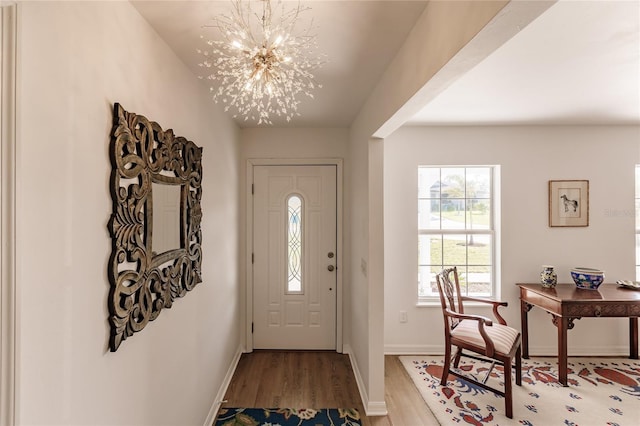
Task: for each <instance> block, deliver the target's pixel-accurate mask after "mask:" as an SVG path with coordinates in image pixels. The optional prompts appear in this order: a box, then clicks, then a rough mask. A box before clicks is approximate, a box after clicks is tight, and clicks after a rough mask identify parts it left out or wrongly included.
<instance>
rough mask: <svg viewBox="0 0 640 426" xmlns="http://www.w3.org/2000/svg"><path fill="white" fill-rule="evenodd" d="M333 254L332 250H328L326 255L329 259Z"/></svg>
mask: <svg viewBox="0 0 640 426" xmlns="http://www.w3.org/2000/svg"><path fill="white" fill-rule="evenodd" d="M333 256H335V255H334V254H333V252H332V251H330V252H329V253H328V254H327V257H328V258H329V259H333Z"/></svg>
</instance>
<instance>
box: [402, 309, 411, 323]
mask: <svg viewBox="0 0 640 426" xmlns="http://www.w3.org/2000/svg"><path fill="white" fill-rule="evenodd" d="M400 322H409V316H408V315H407V311H400Z"/></svg>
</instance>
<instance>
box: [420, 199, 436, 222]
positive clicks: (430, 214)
mask: <svg viewBox="0 0 640 426" xmlns="http://www.w3.org/2000/svg"><path fill="white" fill-rule="evenodd" d="M418 229H440V201H439V200H433V199H426V200H418Z"/></svg>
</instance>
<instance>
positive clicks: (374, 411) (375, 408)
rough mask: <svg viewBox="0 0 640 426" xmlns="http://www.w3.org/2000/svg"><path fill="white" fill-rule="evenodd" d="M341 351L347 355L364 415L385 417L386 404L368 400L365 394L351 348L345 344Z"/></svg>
mask: <svg viewBox="0 0 640 426" xmlns="http://www.w3.org/2000/svg"><path fill="white" fill-rule="evenodd" d="M342 350H343V353H346V354H348V355H349V360H350V361H351V368H352V370H353V375H354V376H355V378H356V384H357V386H358V392H360V399H361V400H362V406H363V407H364V411H365V414H366V415H367V416H386V415H387V414H388V413H389V412H388V411H387V403H386V402H385V401H370V400H369V394H368V393H367V389H366V387H365V386H364V381H363V380H362V375H361V374H360V369H359V368H358V362H357V361H356V358H355V356H353V351H352V350H351V346H349V345H347V344H345V345H344V346H343V347H342Z"/></svg>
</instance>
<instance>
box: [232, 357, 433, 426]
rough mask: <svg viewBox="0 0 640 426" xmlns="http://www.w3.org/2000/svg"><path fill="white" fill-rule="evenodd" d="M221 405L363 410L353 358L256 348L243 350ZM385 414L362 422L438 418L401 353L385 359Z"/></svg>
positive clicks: (380, 424) (417, 423) (421, 422)
mask: <svg viewBox="0 0 640 426" xmlns="http://www.w3.org/2000/svg"><path fill="white" fill-rule="evenodd" d="M225 400H226V402H225V403H224V404H223V407H245V408H253V407H263V408H275V407H280V408H285V407H287V408H357V409H358V411H359V412H360V413H361V415H363V416H364V408H363V406H362V401H361V399H360V394H359V392H358V387H357V384H356V381H355V377H354V375H353V370H352V369H351V362H350V360H349V356H348V355H345V354H339V353H336V352H329V351H327V352H325V351H320V352H315V351H254V352H252V353H249V354H243V355H242V357H241V358H240V361H239V363H238V368H237V369H236V371H235V374H234V376H233V378H232V380H231V383H230V385H229V389H228V390H227V394H226V396H225ZM385 401H386V403H387V410H388V412H389V414H388V415H387V416H376V417H366V416H365V417H364V418H363V419H362V424H363V426H391V425H393V426H431V425H438V422H437V421H436V420H435V418H434V417H433V414H431V411H430V410H429V408H428V407H427V405H426V404H425V402H424V400H423V399H422V397H421V396H420V394H419V393H418V391H417V389H416V388H415V386H414V384H413V382H412V381H411V379H410V378H409V375H408V374H407V372H406V371H405V370H404V368H403V367H402V365H401V364H400V360H399V359H398V357H397V356H386V357H385Z"/></svg>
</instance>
